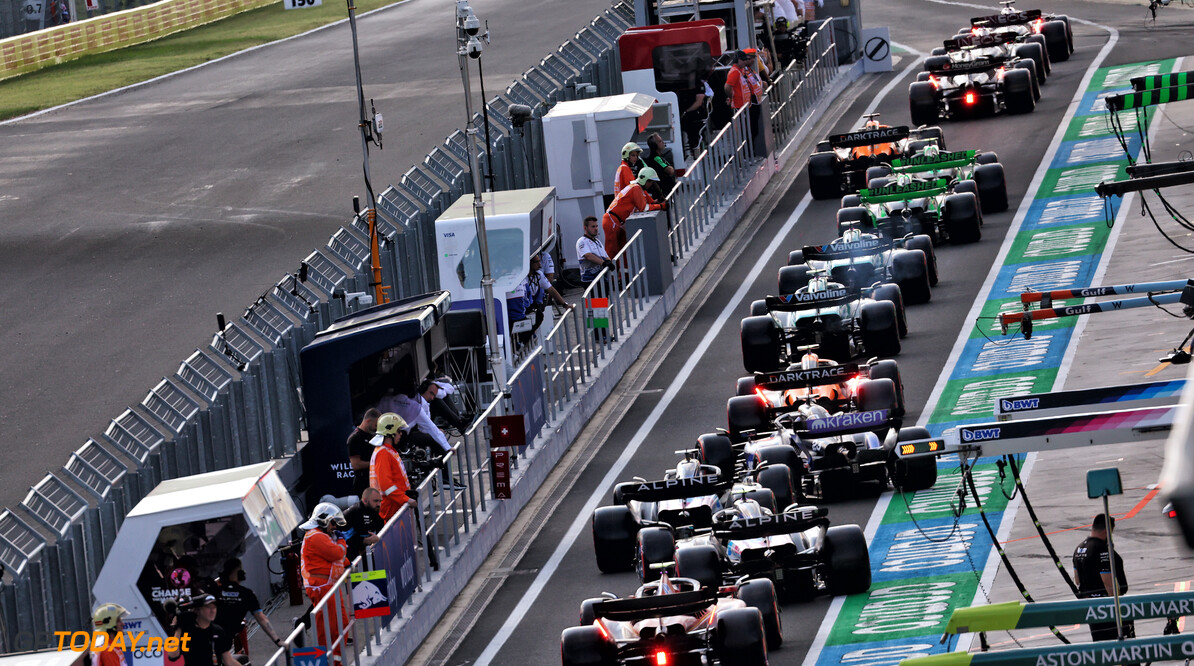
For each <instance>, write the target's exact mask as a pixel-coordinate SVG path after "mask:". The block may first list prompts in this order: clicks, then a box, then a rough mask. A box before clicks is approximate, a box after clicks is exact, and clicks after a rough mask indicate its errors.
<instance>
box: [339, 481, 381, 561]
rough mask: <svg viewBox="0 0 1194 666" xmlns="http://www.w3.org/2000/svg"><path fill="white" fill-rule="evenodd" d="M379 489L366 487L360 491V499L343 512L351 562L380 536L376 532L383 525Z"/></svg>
mask: <svg viewBox="0 0 1194 666" xmlns="http://www.w3.org/2000/svg"><path fill="white" fill-rule="evenodd" d="M380 508H381V491H380V490H378V489H377V488H366V489H365V492H363V493H361V501H360V502H357V503H356V504H354V505H352V506H351V507H349V508H348V510H347V511H345V512H344V520H346V521H347V522H348V534H347V536H348V538H347V539H346V541H347V542H348V560H349V561H350V562H351V561H353V560H355V559H357V558H358V557H360V556H361V555H362V554H363V553H364V552H365V547H366V546H372V545H373V544H375V543H377V542H378V540H379V539H380V537H378V536H377V533H378V532H380V531H381V528H382V527H384V526H385V521H383V520H382V519H381V514H379V513H378V512H377V510H378V509H380Z"/></svg>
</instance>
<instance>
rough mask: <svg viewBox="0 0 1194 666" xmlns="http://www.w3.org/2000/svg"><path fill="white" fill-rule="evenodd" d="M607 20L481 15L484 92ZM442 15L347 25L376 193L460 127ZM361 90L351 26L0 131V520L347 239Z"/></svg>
mask: <svg viewBox="0 0 1194 666" xmlns="http://www.w3.org/2000/svg"><path fill="white" fill-rule="evenodd" d="M609 5H610V2H609V0H568V1H567V2H559V1H558V0H479V1H478V2H476V3H474V9H475V10H476V11H477V14H478V16H480V18H481V19H482V20H488V21H489V28H490V31H491V33H492V35H493V43H492V44H491V45H490V46H488V47H487V48H486V50H485V54H484V57H483V62H484V66H485V75H486V77H485V83H486V85H487V88H486V92H487V93H488V95H489V96H493V95H495V94H497V93H498V92H500V91H501V90H503V89H504V88H505V87H506V86H507V85H509V84H510V82H511V81H513V80H514V79H515V78H516V77H517V76H519V75H520V74H521V73H522V72H523V71H525V70H526V69H527V68H529V67H531V66H532V65H534V64H536V63H537V62H538V61H539V59H541V58H544V57H546V56H547V55H548V54H549V53H551V52H553V51H554V50H555V49H556V48H557V47H558V46H559V45H560V44H561V43H562V42H563V41H564V40H566V39H568V38H569V37H571V36H572V35H573V34H574V33H575V32H576V31H577V30H579V29H580V28H582V27H583V26H584V25H586V24H587V23H588V22H589V21H590V20H592V18H593V17H594V16H596V15H598V14H599V13H601V12H602V11H604V10H605V9H606V8H608V7H609ZM278 11H282V10H281V8H280V7H279V8H278ZM453 17H454V5H453V3H451V2H448V1H446V0H410V1H409V2H407V3H405V4H402V5H398V6H394V7H390V8H388V9H385V10H382V11H379V12H375V13H373V14H370V15H368V16H365V17H363V18H360V19H359V21H358V27H359V30H360V43H361V48H362V53H361V70H362V74H363V77H364V83H365V95H366V97H367V98H373V99H375V100H376V103H377V108H378V110H379V111H380V112H382V113H383V114H384V116H385V120H386V122H385V127H386V132H385V149H384V150H377V149H376V147H374V148H373V149H372V150H371V152H370V158H371V161H372V173H373V182H374V191H375V192H376V193H378V194H380V193H381V192H382V190H384V189H385V187H386V186H388V185H389V184H391V183H395V182H397V181H398V180H399V179H400V178H401V177H402V174H403V173H404V172H405V171H406V170H407V169H409V168H410V167H411V166H412V165H414V164H417V163H419V162H421V161H422V159H423V156H425V155H426V154H427V152H428V151H429V150H431V148H433V147H434V146H436V145H439V144H440V142H442V141H443V140H444V138H445V137H446V136H447V135H448V134H449V133H451V132H452V131H454V130H455V129H457V128H459V127H462V126H463V125H464V122H465V120H466V118H465V112H464V104H463V102H464V98H463V92H462V86H461V81H460V73H459V69H458V68H457V61H456V56H455V50H454V49H455V32H454V31H455V28H454V18H453ZM473 77H474V79H473V91H474V95H475V99H474V108H475V109H476V108H479V106H477V105H478V104H479V103H480V99H481V96H480V94H479V92H478V87H477V80H476V69H475V68H473ZM354 85H355V79H354V76H353V70H352V43H351V40H350V38H349V30H348V26H347V24H346V23H344V24H340V25H338V26H335V27H331V28H327V29H324V30H322V31H319V32H315V33H312V34H309V35H306V36H303V37H300V38H297V39H292V40H290V41H287V42H283V43H280V44H276V45H272V46H268V47H265V48H260V49H257V50H255V51H252V52H249V53H244V54H241V55H238V56H235V57H232V58H229V59H226V60H223V61H222V62H219V63H215V64H213V65H209V66H207V67H203V68H199V69H195V70H192V71H189V72H186V73H183V74H179V75H177V76H174V77H170V78H166V79H163V80H161V81H158V82H155V83H152V84H149V85H146V86H142V87H138V88H135V89H131V90H127V91H124V92H121V93H118V94H115V95H109V96H106V97H102V98H99V99H92V100H89V101H86V102H83V103H80V104H76V105H73V106H71V107H68V108H64V109H60V110H57V111H54V112H51V113H48V114H44V115H40V116H37V117H34V118H29V119H25V120H18V121H15V122H10V123H6V124H2V125H0V221H2V223H0V313H2V318H0V321H2V324H3V325H0V450H2V451H3V453H4V458H5V464H4V465H3V466H2V467H0V507H3V506H14V507H15V506H16V503H17V502H19V501H20V500H21V498H22V497H23V496H24V495H25V493H26V492H27V490H28V488H29V486H31V485H33V484H34V483H36V482H37V481H38V480H40V479H41V477H42V476H43V475H44V474H45V473H46V472H47V471H49V470H51V469H56V468H57V467H58V466H60V465H62V464H63V463H65V462H66V460H67V457H68V456H69V454H70V452H71V451H73V450H75V449H77V448H78V447H79V446H81V445H82V444H83V443H84V441H86V439H87V437H88V436H91V435H92V434H93V433H98V432H100V431H102V430H103V428H105V427H106V426H107V425H108V420H109V419H111V418H114V417H116V416H117V415H119V414H120V413H121V412H122V411H123V410H124V409H125V408H126V406H128V405H131V404H136V403H138V402H139V401H140V400H141V399H142V398H144V397H145V394H146V392H147V391H148V390H149V389H150V388H151V387H153V385H154V384H156V383H157V382H158V381H159V380H160V379H161V377H162V376H163V375H169V374H171V373H173V372H174V370H175V369H176V368H177V367H178V363H179V361H181V360H183V359H184V358H186V357H187V356H188V355H189V354H190V353H191V352H192V351H193V350H194V349H195V348H196V347H206V345H207V343H208V342H209V341H210V339H211V334H212V333H214V332H215V330H216V329H215V327H216V319H215V314H216V312H224V313H225V314H226V315H227V316H228V318H229V319H230V320H231V319H235V318H236V317H237V316H239V315H240V314H241V313H242V312H243V311H244V309H245V308H246V307H247V306H249V305H250V304H251V303H253V301H254V300H255V299H256V298H257V296H258V295H260V294H262V293H263V292H265V290H266V289H268V288H269V287H270V286H271V285H272V284H274V283H275V282H277V281H278V280H279V279H281V278H282V276H283V275H284V274H285V273H286V272H288V271H294V270H297V268H298V265H299V261H300V260H301V259H302V258H303V257H305V256H306V255H307V254H308V253H310V252H311V250H312V249H314V248H316V247H323V245H324V244H325V243H326V242H327V240H328V237H329V236H331V235H332V233H334V232H335V231H336V230H337V229H338V228H339V226H340V225H342V224H347V222H348V221H349V220H350V219H351V216H352V205H351V204H352V195H353V194H359V195H363V194H364V185H363V180H362V177H361V142H360V136H359V134H358V133H357V128H356V121H357V118H358V116H357V107H356V91H355V88H354Z"/></svg>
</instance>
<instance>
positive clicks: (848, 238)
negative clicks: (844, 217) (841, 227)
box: [842, 227, 862, 243]
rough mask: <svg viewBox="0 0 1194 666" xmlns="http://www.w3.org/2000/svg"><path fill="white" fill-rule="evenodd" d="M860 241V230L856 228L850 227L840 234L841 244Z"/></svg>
mask: <svg viewBox="0 0 1194 666" xmlns="http://www.w3.org/2000/svg"><path fill="white" fill-rule="evenodd" d="M859 240H862V230H861V229H859V228H858V227H850V228H849V229H846V230H845V231H843V232H842V242H843V243H853V242H855V241H859Z"/></svg>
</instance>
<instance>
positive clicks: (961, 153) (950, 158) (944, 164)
mask: <svg viewBox="0 0 1194 666" xmlns="http://www.w3.org/2000/svg"><path fill="white" fill-rule="evenodd" d="M976 155H978V151H977V150H955V151H954V152H952V153H940V154H938V155H937V156H936V157H925V156H924V155H917V156H915V157H908V158H900V159H897V160H892V162H891V170H892V171H895V172H896V173H916V172H918V171H931V170H941V169H957V168H959V167H964V166H969V165H971V164H973V163H974V159H975V156H976ZM806 256H807V253H806Z"/></svg>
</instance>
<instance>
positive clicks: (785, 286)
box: [776, 264, 811, 296]
mask: <svg viewBox="0 0 1194 666" xmlns="http://www.w3.org/2000/svg"><path fill="white" fill-rule="evenodd" d="M809 270H811V269H810V268H809V267H808V264H799V265H797V266H784V267H782V268H780V269H779V275H778V279H777V280H776V282H777V283H778V284H777V285H776V286H777V287H778V288H779V293H780V295H781V296H786V295H788V294H795V293H796V292H797V291H800V289H802V288H803V287H806V286H808V272H809Z"/></svg>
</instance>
